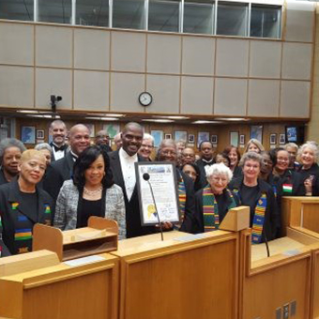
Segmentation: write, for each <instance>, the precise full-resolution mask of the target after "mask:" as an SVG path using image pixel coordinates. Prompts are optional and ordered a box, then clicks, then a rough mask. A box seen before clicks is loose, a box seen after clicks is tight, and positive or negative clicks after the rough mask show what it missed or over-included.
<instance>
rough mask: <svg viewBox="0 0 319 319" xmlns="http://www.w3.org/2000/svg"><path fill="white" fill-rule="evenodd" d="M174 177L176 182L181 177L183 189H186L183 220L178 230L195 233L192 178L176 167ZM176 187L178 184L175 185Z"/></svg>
mask: <svg viewBox="0 0 319 319" xmlns="http://www.w3.org/2000/svg"><path fill="white" fill-rule="evenodd" d="M176 177H177V182H178V181H179V179H180V178H181V177H182V178H183V181H184V184H185V190H186V203H185V215H184V220H183V223H182V225H181V228H180V231H183V232H187V233H195V229H194V225H195V218H196V217H195V191H194V182H193V180H192V179H191V178H190V177H189V176H188V175H186V174H185V173H183V172H182V171H180V170H179V169H176ZM177 187H178V185H177Z"/></svg>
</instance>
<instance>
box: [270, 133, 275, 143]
mask: <svg viewBox="0 0 319 319" xmlns="http://www.w3.org/2000/svg"><path fill="white" fill-rule="evenodd" d="M276 138H277V134H275V133H274V134H270V136H269V144H270V145H276Z"/></svg>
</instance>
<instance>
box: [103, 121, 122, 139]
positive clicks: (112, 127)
mask: <svg viewBox="0 0 319 319" xmlns="http://www.w3.org/2000/svg"><path fill="white" fill-rule="evenodd" d="M103 130H105V131H106V132H107V133H108V134H109V137H110V138H111V139H113V138H114V136H115V135H116V134H117V133H120V125H119V124H105V125H103Z"/></svg>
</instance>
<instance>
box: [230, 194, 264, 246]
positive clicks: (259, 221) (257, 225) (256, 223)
mask: <svg viewBox="0 0 319 319" xmlns="http://www.w3.org/2000/svg"><path fill="white" fill-rule="evenodd" d="M233 192H234V193H235V194H238V197H239V198H240V200H241V196H240V193H239V190H238V189H233ZM266 207H267V195H266V194H265V193H263V194H262V195H261V197H260V198H259V199H258V201H257V205H256V207H255V215H254V218H253V227H252V233H251V241H252V243H253V244H259V243H261V240H262V232H263V227H264V223H265V213H266Z"/></svg>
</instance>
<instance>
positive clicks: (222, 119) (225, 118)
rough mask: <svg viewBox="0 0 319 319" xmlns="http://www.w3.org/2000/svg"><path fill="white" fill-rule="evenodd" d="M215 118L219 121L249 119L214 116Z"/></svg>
mask: <svg viewBox="0 0 319 319" xmlns="http://www.w3.org/2000/svg"><path fill="white" fill-rule="evenodd" d="M215 119H216V120H219V121H249V119H245V118H240V117H218V118H217V117H216V118H215Z"/></svg>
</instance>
